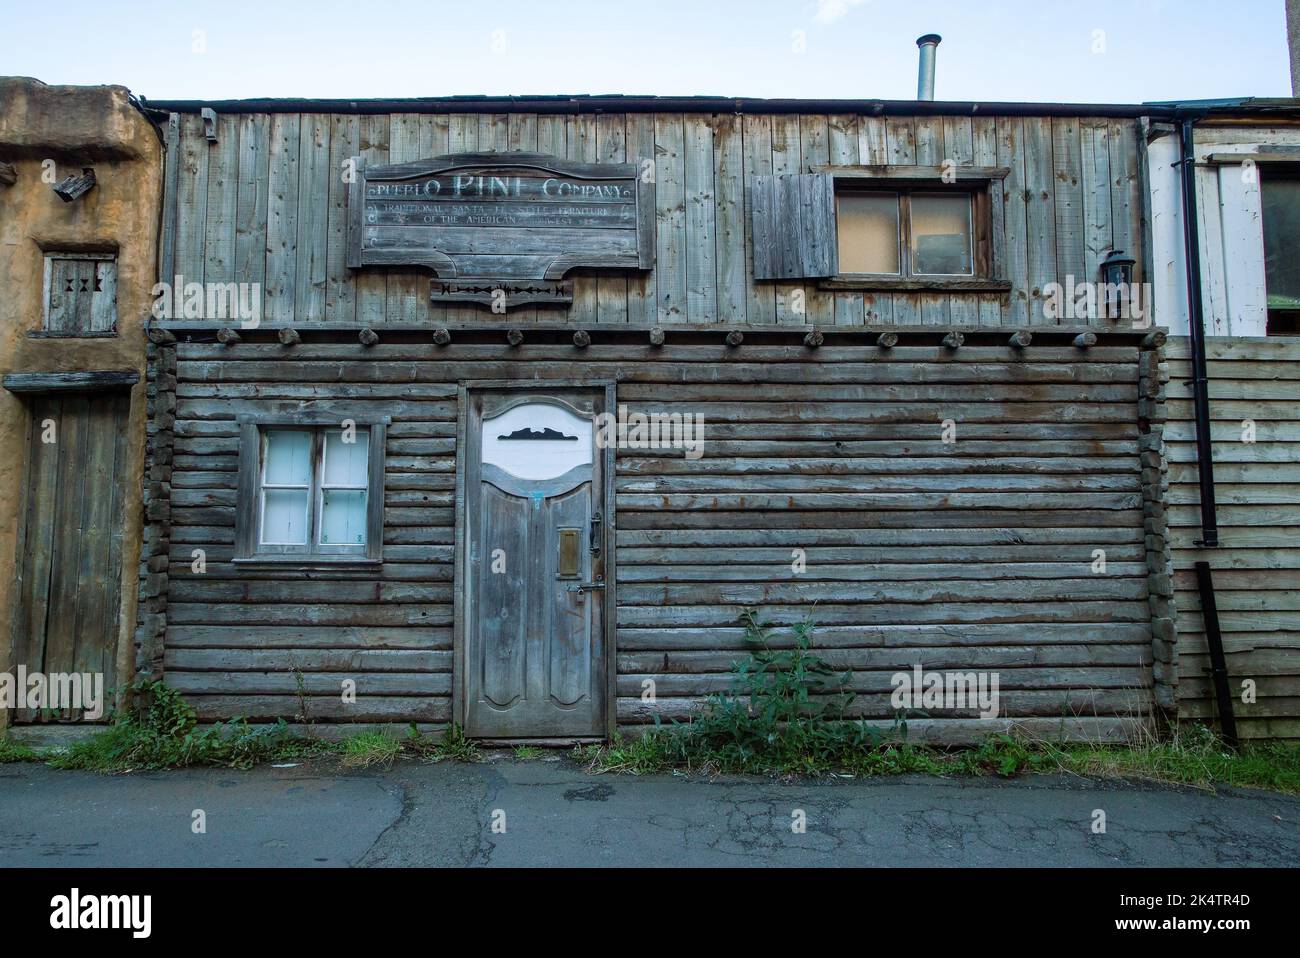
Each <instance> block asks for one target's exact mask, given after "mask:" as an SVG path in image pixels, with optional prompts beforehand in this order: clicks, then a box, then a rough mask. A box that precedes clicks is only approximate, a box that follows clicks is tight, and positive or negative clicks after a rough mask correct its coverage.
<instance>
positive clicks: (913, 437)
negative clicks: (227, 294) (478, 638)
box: [150, 337, 1151, 737]
mask: <svg viewBox="0 0 1300 958" xmlns="http://www.w3.org/2000/svg"><path fill="white" fill-rule="evenodd" d="M494 339H495V337H494ZM173 350H174V353H175V376H176V400H175V422H174V432H175V445H174V457H173V462H172V471H171V473H170V476H171V486H170V498H169V501H163V502H153V503H151V506H150V508H151V514H152V515H154V516H166V517H167V522H168V523H169V524H170V559H171V561H170V575H169V583H168V585H167V586H166V593H167V594H166V603H165V606H166V631H165V670H166V677H167V681H168V682H169V684H171V685H172V686H173V687H175V688H177V689H179V690H181V691H183V692H185V693H186V695H187V696H188V697H189V698H190V701H192V702H193V703H194V705H195V706H196V707H197V708H198V710H199V713H200V714H201V715H202V716H204V717H206V718H219V717H227V716H231V715H245V716H249V717H252V718H272V717H277V716H284V717H287V718H289V719H293V718H295V717H297V716H308V717H311V718H313V719H316V720H339V721H383V720H392V721H401V722H405V721H419V722H430V723H435V724H436V723H441V722H445V721H447V720H448V718H449V717H450V715H451V709H450V698H449V696H450V693H451V688H452V669H453V652H452V648H453V646H452V622H453V582H452V578H453V568H454V566H453V561H452V559H453V556H452V552H453V547H454V527H455V517H454V514H453V513H454V509H453V489H454V469H455V449H454V444H455V438H454V437H455V432H456V414H457V409H456V406H457V400H456V383H457V381H460V380H502V379H527V380H538V381H545V380H547V379H575V378H582V379H608V380H613V379H617V380H618V387H617V393H618V401H619V403H621V404H625V405H627V406H628V407H629V408H631V409H633V410H641V411H647V412H648V411H660V412H681V413H698V414H702V415H703V416H704V417H705V422H706V427H705V438H706V444H705V450H704V456H703V458H701V459H699V460H697V461H690V460H687V459H686V458H684V456H683V454H682V452H681V451H680V450H676V451H670V450H664V451H637V450H620V451H619V453H618V458H617V470H616V485H615V488H616V512H615V515H614V517H613V518H614V522H615V528H616V543H617V583H616V592H615V598H616V602H617V633H616V637H615V638H616V643H617V645H616V647H617V661H618V676H617V687H618V698H617V719H618V723H619V724H620V725H621V726H635V725H638V724H640V723H644V722H647V721H649V720H650V719H651V717H652V715H654V714H659V715H661V716H664V717H668V716H681V715H684V714H685V713H686V712H687V711H688V710H689V708H690V707H691V706H693V705H695V704H698V703H699V702H700V700H701V698H702V697H703V696H705V695H706V694H707V693H709V692H712V691H721V690H725V689H726V688H727V687H728V683H729V676H728V672H729V669H730V667H731V664H732V662H733V660H734V659H736V658H737V657H738V656H739V655H741V654H742V651H741V650H742V647H743V642H742V631H741V629H740V627H739V622H738V617H739V615H740V612H741V610H742V609H743V608H744V607H745V606H749V605H755V606H758V607H759V608H760V610H761V612H762V615H763V616H765V617H767V618H770V619H771V620H772V621H773V622H775V623H777V624H778V625H782V626H788V625H791V624H794V623H796V622H799V621H801V620H803V619H805V618H811V619H813V620H815V622H816V623H817V624H818V631H817V633H816V642H817V644H818V645H819V646H821V647H822V648H823V649H825V650H826V651H825V654H826V656H827V657H828V658H829V659H830V660H831V661H832V662H833V663H835V664H836V665H837V666H839V667H841V668H846V669H850V670H852V672H853V688H854V690H855V691H856V692H858V693H859V697H858V699H857V702H856V704H855V706H854V709H853V711H854V712H855V714H860V715H866V716H879V717H881V718H884V717H887V716H889V715H891V714H892V710H891V708H890V705H889V691H890V684H889V678H890V675H891V674H892V673H893V672H895V671H899V670H907V669H910V668H911V667H912V666H913V665H914V664H916V663H920V664H922V665H923V666H924V667H925V668H926V669H962V670H970V669H977V670H996V671H997V672H998V673H999V674H1000V683H1001V691H1002V705H1003V709H1004V711H1006V712H1009V713H1011V714H1012V715H1014V716H1018V717H1028V718H1027V719H1026V721H1027V722H1028V723H1029V724H1030V725H1031V726H1033V727H1035V728H1036V729H1037V730H1039V731H1043V732H1046V733H1049V734H1051V733H1054V732H1056V731H1058V730H1064V731H1066V732H1069V733H1073V734H1088V735H1097V736H1106V737H1116V736H1118V735H1119V734H1121V733H1122V732H1123V731H1125V730H1129V729H1131V726H1132V724H1133V723H1135V722H1138V721H1141V720H1142V719H1143V718H1144V717H1145V716H1146V715H1147V714H1149V710H1150V686H1151V638H1150V624H1149V617H1150V614H1149V612H1148V607H1147V590H1148V579H1147V577H1148V570H1147V562H1146V552H1145V548H1146V547H1145V545H1144V539H1143V529H1142V494H1141V491H1140V484H1139V458H1138V431H1139V425H1138V409H1137V400H1138V395H1137V393H1138V383H1137V356H1138V353H1137V350H1136V348H1135V347H1133V346H1118V345H1117V346H1100V347H1097V348H1094V349H1091V350H1087V351H1083V350H1077V349H1072V348H1069V347H1061V346H1038V345H1034V346H1032V347H1030V348H1029V349H1028V350H1021V351H1017V350H1014V349H1011V348H1009V347H1004V346H969V345H968V346H966V347H964V348H962V349H960V350H957V351H950V350H945V349H942V348H939V347H937V346H920V345H916V346H907V345H900V346H899V347H897V348H895V349H893V350H880V349H877V348H875V347H873V346H864V345H839V346H831V345H827V346H825V347H823V348H822V349H819V350H815V351H814V350H807V349H803V348H800V347H792V346H785V345H764V344H754V345H751V344H750V343H749V341H748V340H747V341H746V343H745V345H744V346H743V347H742V348H740V349H727V348H726V347H724V346H722V345H721V344H716V345H715V344H706V343H704V342H699V341H697V342H694V343H684V344H681V345H674V344H669V345H667V346H665V347H662V348H660V349H653V348H651V347H649V346H645V345H642V344H641V343H639V342H637V343H631V342H621V343H620V342H605V343H601V342H597V343H595V344H593V345H592V346H591V347H590V348H588V349H586V350H584V351H582V352H578V351H577V350H575V349H574V348H573V347H572V346H571V345H545V344H541V343H535V342H532V341H530V342H528V343H526V344H525V345H524V346H523V347H521V348H518V349H509V348H507V347H506V346H505V345H504V344H497V343H496V342H495V341H494V342H491V343H488V342H481V343H477V344H476V343H472V342H464V341H462V339H461V338H458V339H456V340H455V341H453V343H452V344H451V345H450V346H447V347H445V348H442V349H439V348H437V347H435V346H433V345H431V344H427V343H409V344H402V343H395V342H384V343H381V344H380V345H377V346H374V347H373V348H371V349H369V350H364V351H363V350H362V349H361V348H360V347H358V346H357V345H356V344H355V343H347V342H337V343H335V342H331V343H324V342H307V341H305V342H304V343H303V344H302V345H300V346H296V347H294V348H293V349H292V351H286V350H285V349H284V348H283V347H281V346H279V345H277V344H274V343H253V342H244V343H240V344H236V345H233V346H220V345H216V344H201V343H193V344H189V343H181V344H179V345H177V346H175V347H171V346H169V347H166V348H165V349H163V350H160V351H159V352H161V353H163V354H168V353H172V352H173ZM158 368H159V369H161V370H163V371H164V372H163V373H162V375H163V377H166V376H167V375H168V374H167V373H166V372H165V370H166V369H168V368H169V363H168V362H166V361H163V362H162V363H161V365H159V366H158ZM163 382H164V384H166V380H165V378H164V379H163ZM280 405H283V406H285V407H287V408H293V409H300V408H301V409H314V410H328V411H329V412H330V413H331V414H337V415H338V416H340V417H345V416H349V415H358V416H359V415H362V414H369V413H376V412H381V413H382V414H385V415H391V417H392V423H391V425H390V426H389V429H388V439H387V461H386V477H385V482H386V488H385V491H384V494H385V503H386V511H385V534H384V539H385V551H384V559H385V563H384V566H383V571H382V574H380V575H376V574H371V573H367V574H357V573H349V574H342V573H332V572H328V571H321V572H312V573H310V574H308V573H298V574H295V575H286V574H284V573H276V572H267V571H258V572H253V571H247V570H244V569H239V568H236V567H235V566H233V565H232V564H231V562H230V559H231V555H232V543H233V538H234V526H235V508H236V492H235V490H236V472H235V470H236V465H237V463H236V459H237V426H236V421H235V417H236V416H237V415H238V414H239V413H241V412H244V411H253V410H258V411H266V410H267V409H268V408H270V407H275V406H280ZM945 419H952V420H954V421H955V423H956V429H957V433H956V442H955V443H945V442H943V441H942V436H941V429H942V427H943V421H944V420H945ZM157 493H158V495H159V496H161V497H163V498H164V499H165V498H166V497H167V490H166V489H164V488H162V487H159V488H158V490H157ZM195 549H203V550H205V552H206V558H207V571H206V573H204V574H202V575H196V574H193V572H192V571H191V563H192V561H193V550H195ZM1096 549H1104V550H1106V553H1107V560H1108V565H1107V569H1106V572H1105V573H1104V574H1095V573H1094V572H1093V569H1092V562H1093V559H1094V550H1096ZM795 550H804V553H805V555H806V561H807V569H806V571H804V572H802V573H800V574H795V573H794V572H793V571H792V569H793V567H792V561H793V558H794V551H795ZM782 631H783V634H784V635H788V632H787V631H785V630H782ZM345 678H354V679H356V680H357V682H358V693H359V695H358V704H357V705H355V706H345V705H343V704H342V702H341V701H340V690H341V684H340V683H341V681H342V680H343V679H345ZM646 679H651V680H653V681H654V683H655V687H656V694H657V701H656V702H655V703H653V704H649V703H646V702H643V701H642V699H641V695H642V692H643V688H644V687H643V681H644V680H646ZM971 718H972V716H971V715H968V714H963V715H960V716H955V717H952V718H951V720H950V721H949V722H948V727H949V728H950V729H951V728H960V727H963V723H965V726H964V727H966V728H967V730H968V732H970V731H973V730H975V728H976V723H974V722H973V721H970V720H971ZM940 724H943V723H940ZM979 728H980V730H984V731H986V730H987V729H988V726H987V725H981V726H980V727H979Z"/></svg>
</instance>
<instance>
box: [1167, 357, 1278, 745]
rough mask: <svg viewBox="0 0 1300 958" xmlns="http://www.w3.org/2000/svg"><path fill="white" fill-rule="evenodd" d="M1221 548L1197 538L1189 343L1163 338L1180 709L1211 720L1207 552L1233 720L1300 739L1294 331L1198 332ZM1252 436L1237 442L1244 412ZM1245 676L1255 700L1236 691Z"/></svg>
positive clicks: (1247, 732) (1257, 731) (1251, 733)
mask: <svg viewBox="0 0 1300 958" xmlns="http://www.w3.org/2000/svg"><path fill="white" fill-rule="evenodd" d="M1206 351H1207V363H1208V373H1209V380H1210V385H1209V395H1210V435H1211V441H1212V444H1213V456H1214V478H1215V496H1216V499H1217V501H1218V516H1219V542H1220V548H1218V549H1197V548H1196V547H1195V545H1194V542H1195V541H1196V540H1198V539H1199V538H1200V537H1201V529H1200V490H1199V487H1198V485H1197V467H1196V427H1195V424H1194V422H1193V419H1192V391H1191V386H1190V384H1189V380H1190V379H1191V378H1192V373H1191V361H1190V358H1189V357H1190V347H1189V345H1188V341H1187V340H1186V339H1181V338H1180V339H1176V340H1170V342H1169V345H1168V347H1167V353H1168V356H1169V386H1168V397H1169V398H1168V411H1169V422H1168V423H1167V425H1166V429H1165V439H1166V446H1167V458H1168V460H1169V510H1168V511H1169V525H1170V538H1171V543H1172V545H1173V549H1174V569H1175V572H1174V587H1175V600H1176V603H1177V608H1178V666H1179V711H1180V713H1181V714H1182V715H1183V716H1184V717H1187V718H1192V719H1198V720H1207V721H1211V720H1216V719H1217V716H1218V709H1217V708H1216V706H1215V700H1214V689H1213V686H1212V684H1211V682H1210V676H1209V674H1208V672H1207V669H1208V668H1209V664H1210V662H1209V653H1208V650H1207V649H1206V644H1205V632H1204V624H1203V622H1202V620H1201V615H1200V608H1201V604H1200V596H1199V593H1198V592H1197V588H1196V574H1195V571H1194V566H1193V564H1194V563H1195V562H1196V561H1197V560H1200V559H1204V560H1206V561H1208V562H1209V563H1210V568H1211V570H1212V571H1213V573H1214V591H1215V597H1216V600H1217V604H1218V609H1219V626H1220V628H1221V629H1222V631H1223V645H1224V652H1225V655H1226V659H1227V666H1228V679H1229V688H1230V690H1231V691H1232V693H1233V694H1234V696H1235V697H1236V699H1235V702H1234V706H1235V709H1236V717H1237V729H1238V731H1239V733H1240V734H1241V735H1242V736H1243V737H1246V738H1286V739H1298V738H1300V341H1297V340H1295V339H1290V340H1280V339H1237V338H1234V339H1210V340H1208V341H1207V347H1206ZM1246 419H1250V420H1253V421H1254V423H1255V428H1256V434H1255V438H1256V441H1255V442H1254V443H1253V444H1251V443H1246V442H1243V441H1242V439H1243V432H1242V428H1243V420H1246ZM1246 679H1252V680H1254V682H1255V683H1256V686H1257V695H1258V697H1257V701H1256V702H1255V703H1254V704H1247V703H1244V702H1242V701H1241V693H1242V687H1241V683H1242V682H1243V681H1244V680H1246Z"/></svg>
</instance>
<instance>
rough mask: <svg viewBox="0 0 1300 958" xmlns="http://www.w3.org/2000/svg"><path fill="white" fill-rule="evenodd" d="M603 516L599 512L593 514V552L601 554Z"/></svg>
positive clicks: (596, 554) (595, 554)
mask: <svg viewBox="0 0 1300 958" xmlns="http://www.w3.org/2000/svg"><path fill="white" fill-rule="evenodd" d="M601 521H602V520H601V517H600V513H599V512H594V513H592V515H591V554H592V555H594V556H598V555H600V523H601Z"/></svg>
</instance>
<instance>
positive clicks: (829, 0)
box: [813, 0, 867, 23]
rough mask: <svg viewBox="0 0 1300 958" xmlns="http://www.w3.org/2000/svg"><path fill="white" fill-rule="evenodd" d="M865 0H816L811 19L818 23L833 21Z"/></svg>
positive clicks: (865, 0)
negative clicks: (814, 11) (813, 15)
mask: <svg viewBox="0 0 1300 958" xmlns="http://www.w3.org/2000/svg"><path fill="white" fill-rule="evenodd" d="M866 2H867V0H817V15H816V16H815V17H813V19H814V20H816V21H817V22H818V23H834V22H835V21H836V20H838V19H840V17H842V16H844V15H845V14H846V13H848V12H849V10H850V9H851V8H853V7H856V6H860V5H862V4H864V3H866Z"/></svg>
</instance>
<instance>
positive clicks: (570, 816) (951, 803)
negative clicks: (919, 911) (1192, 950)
mask: <svg viewBox="0 0 1300 958" xmlns="http://www.w3.org/2000/svg"><path fill="white" fill-rule="evenodd" d="M1097 810H1100V811H1101V812H1104V813H1105V831H1104V833H1098V832H1095V831H1094V822H1095V821H1097V817H1096V814H1095V813H1096V811H1097ZM196 811H201V812H202V813H203V814H202V820H203V824H204V825H205V828H206V830H205V831H203V832H202V833H196V832H195V829H194V822H195V821H196V815H195V813H196ZM800 821H803V822H804V823H805V825H806V827H805V829H804V830H802V831H797V830H796V827H795V826H797V825H798V824H799V823H800ZM1297 863H1300V799H1298V798H1293V797H1287V796H1281V795H1276V794H1273V793H1270V792H1264V791H1255V790H1248V789H1220V790H1217V791H1210V790H1201V789H1190V788H1175V787H1165V786H1155V785H1145V784H1137V783H1130V782H1114V781H1096V780H1091V779H1080V778H1075V777H1070V776H1063V775H1057V776H1033V777H1027V778H1022V779H1016V780H1013V781H1002V780H996V779H985V778H981V779H972V778H953V779H936V778H925V777H906V778H889V779H873V780H866V781H846V780H827V781H816V782H810V781H802V782H793V783H788V782H781V781H775V780H768V779H753V778H736V777H722V778H704V777H684V776H673V775H655V776H642V777H632V776H622V775H602V776H596V775H590V774H588V773H586V772H585V771H583V770H582V769H581V768H578V767H576V766H575V765H573V764H572V763H571V762H570V761H569V760H568V759H567V758H561V757H558V756H556V757H548V758H546V759H542V760H535V761H516V760H515V759H514V758H513V756H512V755H511V754H510V753H506V752H503V753H489V756H488V760H486V761H484V762H482V763H478V764H474V765H464V764H453V763H444V764H438V765H426V764H419V763H415V762H409V761H407V762H398V763H396V764H394V765H392V766H390V767H387V768H371V769H366V770H356V771H349V770H340V769H338V768H337V767H336V766H334V765H332V764H330V765H325V764H323V763H315V764H303V765H298V766H296V767H294V768H272V767H260V768H256V769H253V770H250V771H231V770H214V769H189V770H181V771H170V772H147V773H139V774H133V775H118V776H109V775H98V774H95V773H87V772H61V771H56V770H54V769H50V768H47V767H45V766H40V765H5V766H0V866H10V867H12V866H27V867H43V866H50V867H60V866H75V867H97V866H114V867H134V866H168V867H176V866H180V867H186V866H213V865H218V866H270V867H275V866H307V867H311V866H319V867H331V866H334V867H339V866H453V867H457V866H471V867H479V866H492V867H502V866H506V867H509V866H517V867H518V866H556V865H565V866H648V867H674V868H682V867H696V866H703V867H709V866H923V867H924V866H953V867H967V866H1047V867H1062V868H1064V867H1088V866H1094V867H1095V866H1139V867H1147V866H1160V867H1202V866H1224V867H1242V866H1292V867H1293V866H1295V865H1297Z"/></svg>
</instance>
